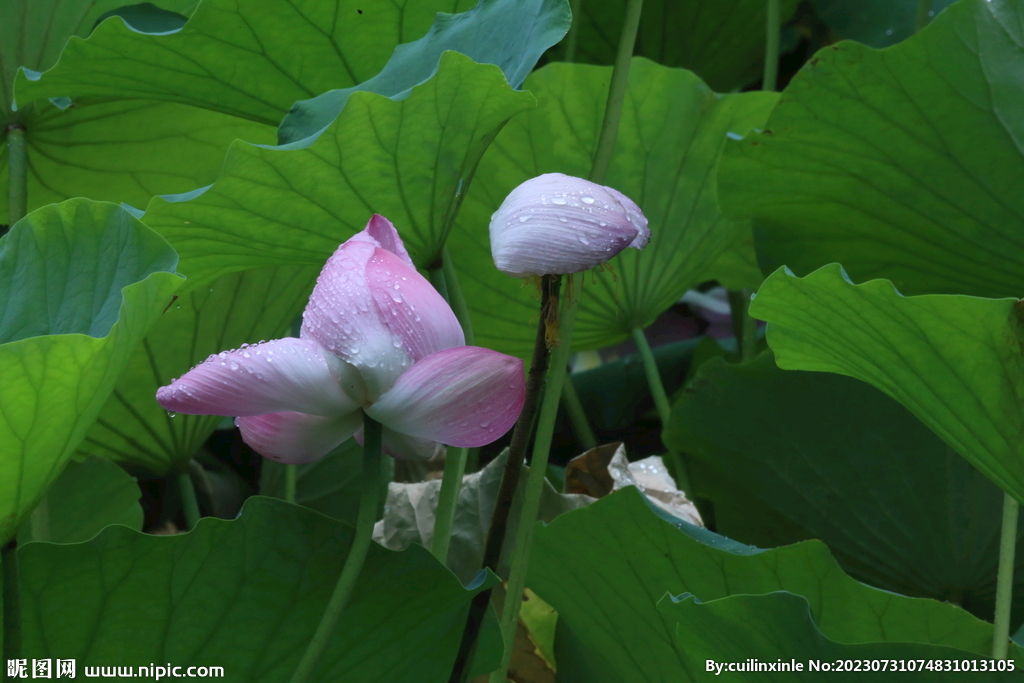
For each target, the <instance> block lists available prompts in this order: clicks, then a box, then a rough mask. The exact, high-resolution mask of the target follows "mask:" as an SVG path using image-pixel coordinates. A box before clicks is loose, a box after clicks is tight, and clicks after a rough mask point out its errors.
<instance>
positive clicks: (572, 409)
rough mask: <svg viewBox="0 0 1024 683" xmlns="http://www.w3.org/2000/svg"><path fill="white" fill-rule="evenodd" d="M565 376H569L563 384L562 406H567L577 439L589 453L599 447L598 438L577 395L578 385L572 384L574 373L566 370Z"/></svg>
mask: <svg viewBox="0 0 1024 683" xmlns="http://www.w3.org/2000/svg"><path fill="white" fill-rule="evenodd" d="M565 374H566V375H567V376H566V378H565V381H564V382H563V383H562V405H563V406H565V412H566V413H568V414H569V419H570V420H571V421H572V428H573V431H574V432H576V438H577V439H579V440H580V443H581V444H583V448H585V449H586V450H588V451H589V450H590V449H591V448H596V447H597V436H595V435H594V430H593V429H591V428H590V420H588V419H587V413H586V411H585V410H583V404H582V403H581V402H580V395H579V394H577V393H576V385H575V384H573V383H572V373H570V372H569V369H568V368H566V370H565Z"/></svg>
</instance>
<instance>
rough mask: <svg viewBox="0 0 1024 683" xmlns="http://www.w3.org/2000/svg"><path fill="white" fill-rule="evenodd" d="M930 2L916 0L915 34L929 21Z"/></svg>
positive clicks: (930, 0)
mask: <svg viewBox="0 0 1024 683" xmlns="http://www.w3.org/2000/svg"><path fill="white" fill-rule="evenodd" d="M931 11H932V0H917V21H916V22H915V33H916V32H917V31H920V30H921V29H923V28H924V27H925V26H927V25H928V22H929V21H931V16H930V14H929V13H930V12H931Z"/></svg>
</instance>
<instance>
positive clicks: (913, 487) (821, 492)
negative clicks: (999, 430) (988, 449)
mask: <svg viewBox="0 0 1024 683" xmlns="http://www.w3.org/2000/svg"><path fill="white" fill-rule="evenodd" d="M737 425H742V429H737ZM663 438H664V440H665V443H666V444H668V445H669V446H670V447H672V448H674V449H676V450H678V451H681V452H685V453H686V454H687V462H689V463H690V469H691V475H692V476H691V482H692V483H693V486H694V491H695V493H696V495H697V497H698V498H706V499H709V500H710V501H711V502H712V503H713V505H714V509H715V520H716V522H717V525H716V531H718V532H719V533H722V534H725V535H726V536H729V537H730V538H734V539H737V540H739V541H743V542H745V543H752V544H754V545H758V546H761V547H765V546H766V545H768V544H772V543H773V539H772V538H770V537H768V538H766V537H765V535H764V534H762V533H761V530H760V529H759V524H760V522H761V520H762V519H763V518H764V515H762V514H759V513H758V511H757V507H758V506H760V505H765V506H767V507H768V508H770V509H771V510H772V511H773V512H775V513H777V514H779V515H781V516H782V517H784V518H785V519H786V520H787V521H788V522H789V523H790V525H792V526H793V527H795V528H796V529H797V530H798V532H797V533H798V536H797V537H796V538H792V539H787V540H790V541H794V540H804V539H808V538H817V539H820V540H822V541H825V543H827V544H828V546H829V548H830V549H831V550H832V552H833V554H835V556H836V559H837V560H839V563H840V564H841V565H842V566H843V569H844V570H846V571H847V572H848V573H849V574H850V575H851V576H853V577H854V578H856V579H859V580H861V581H864V582H866V583H869V584H871V585H873V586H878V587H879V588H885V589H887V590H891V591H893V592H896V593H901V594H903V595H913V596H918V597H929V598H935V599H936V600H945V601H947V602H952V603H954V604H958V605H961V606H962V607H963V608H964V609H966V610H968V611H970V612H972V613H974V614H975V615H977V616H979V617H980V618H983V619H990V618H991V617H992V614H993V613H994V611H995V585H996V565H997V559H998V557H999V529H1000V524H1001V520H1002V496H1001V495H999V489H998V487H996V485H995V484H993V483H992V482H991V481H989V480H988V479H987V478H986V477H985V476H984V475H983V474H981V473H980V472H978V471H977V470H976V469H974V468H973V467H971V465H970V464H968V463H967V462H966V461H965V460H964V459H963V458H961V457H960V456H959V455H957V454H956V453H955V452H954V451H953V450H952V449H951V448H949V447H948V446H947V445H946V444H945V443H943V441H942V440H941V439H940V438H939V437H937V436H936V435H935V434H934V433H933V432H932V431H931V430H930V429H928V428H927V427H925V426H924V425H923V424H921V422H920V421H919V420H917V419H916V418H915V417H914V416H913V415H912V414H911V413H910V412H909V411H908V410H907V409H906V408H904V407H903V406H901V405H900V404H899V403H897V402H896V401H894V400H893V399H891V398H889V397H888V396H886V395H885V394H883V393H881V392H880V391H878V390H877V389H875V388H874V387H871V386H869V385H867V384H865V383H864V382H860V381H858V380H855V379H852V378H850V377H843V376H841V375H835V374H831V373H822V372H799V371H791V370H781V369H779V367H778V366H776V364H775V359H774V356H773V355H772V354H771V353H770V352H769V353H765V354H762V355H760V356H758V357H757V358H755V359H753V360H751V361H748V362H746V363H742V364H729V363H725V362H723V361H722V360H721V359H715V360H711V361H708V362H707V363H705V364H704V365H702V366H701V368H700V370H699V371H698V372H697V374H696V376H695V377H694V379H693V380H692V381H691V382H690V383H689V384H688V385H687V387H686V389H685V390H684V392H683V393H682V395H681V396H680V398H679V400H678V401H676V403H675V405H673V407H672V421H671V423H670V424H669V425H668V426H667V428H666V429H665V431H664V433H663ZM695 463H699V464H700V466H701V467H700V469H701V470H705V469H706V470H710V471H711V472H713V473H714V475H716V476H715V479H716V480H718V481H720V482H723V483H724V485H716V486H715V487H714V488H713V489H712V490H710V491H709V490H707V489H705V488H704V487H702V486H701V477H699V476H697V472H698V470H697V469H696V468H695V467H694V464H695ZM716 484H717V482H716ZM730 508H731V509H732V510H733V511H734V512H733V513H732V514H728V515H727V514H726V511H727V510H728V509H730ZM720 513H721V514H720ZM936 520H942V523H941V524H937V523H936ZM1021 535H1022V536H1024V529H1022V533H1021ZM1017 577H1018V578H1017V585H1018V586H1021V587H1024V558H1019V562H1018V572H1017ZM1017 595H1018V596H1019V600H1018V603H1017V608H1018V609H1019V608H1021V607H1024V591H1018V592H1017ZM1019 618H1020V617H1019V614H1018V615H1017V616H1015V618H1014V620H1013V621H1014V623H1017V622H1018V620H1019Z"/></svg>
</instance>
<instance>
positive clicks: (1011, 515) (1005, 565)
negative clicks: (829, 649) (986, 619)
mask: <svg viewBox="0 0 1024 683" xmlns="http://www.w3.org/2000/svg"><path fill="white" fill-rule="evenodd" d="M1019 511H1020V506H1019V504H1018V503H1017V499H1015V498H1014V497H1013V496H1011V495H1010V494H1009V493H1006V494H1004V495H1003V529H1002V534H1001V535H1000V538H999V570H998V573H997V575H996V614H995V628H994V632H993V634H992V659H1006V654H1007V652H1008V651H1009V647H1010V609H1011V608H1012V607H1013V573H1014V572H1013V570H1014V564H1015V563H1014V555H1015V554H1016V549H1017V521H1018V517H1019Z"/></svg>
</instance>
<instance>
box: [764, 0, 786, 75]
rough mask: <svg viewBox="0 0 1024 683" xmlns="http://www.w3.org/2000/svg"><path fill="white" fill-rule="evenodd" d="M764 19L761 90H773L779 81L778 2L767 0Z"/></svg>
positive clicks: (779, 21)
mask: <svg viewBox="0 0 1024 683" xmlns="http://www.w3.org/2000/svg"><path fill="white" fill-rule="evenodd" d="M766 14H767V16H766V17H765V35H764V37H765V41H764V78H762V79H761V89H762V90H775V87H776V85H777V84H778V80H779V32H780V31H781V30H782V26H781V18H780V15H779V0H768V8H767V13H766Z"/></svg>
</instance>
